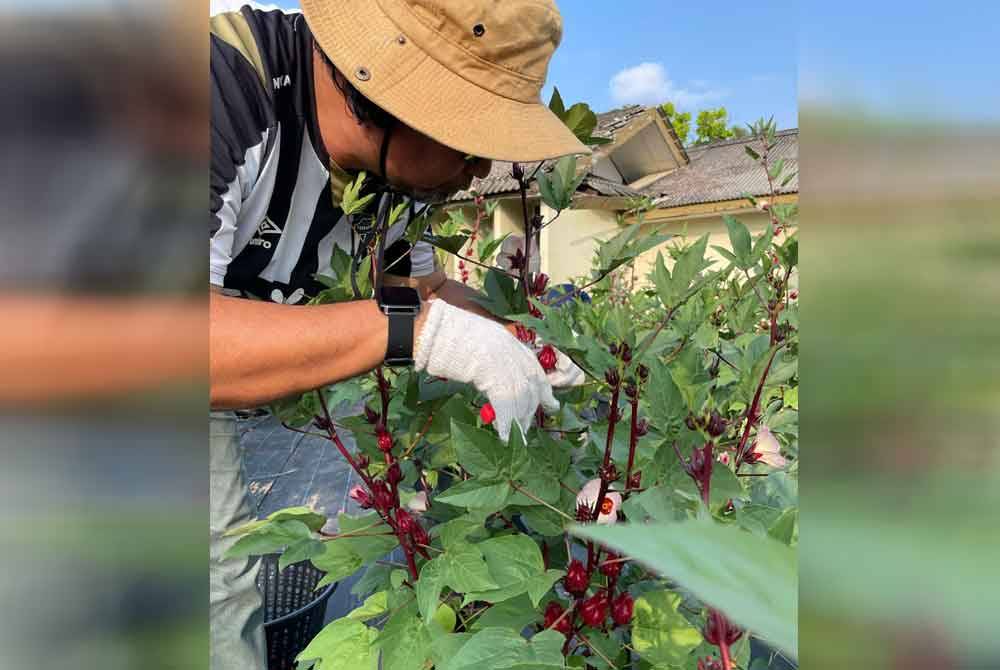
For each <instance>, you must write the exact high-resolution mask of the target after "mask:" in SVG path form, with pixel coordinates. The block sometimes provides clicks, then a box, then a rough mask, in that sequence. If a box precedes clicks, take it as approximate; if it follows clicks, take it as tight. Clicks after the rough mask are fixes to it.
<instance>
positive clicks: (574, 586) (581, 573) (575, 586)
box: [563, 559, 590, 596]
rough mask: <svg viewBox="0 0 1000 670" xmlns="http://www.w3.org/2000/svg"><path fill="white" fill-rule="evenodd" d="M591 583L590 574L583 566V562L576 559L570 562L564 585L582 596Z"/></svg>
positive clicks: (568, 589) (573, 592)
mask: <svg viewBox="0 0 1000 670" xmlns="http://www.w3.org/2000/svg"><path fill="white" fill-rule="evenodd" d="M589 585H590V575H588V574H587V569H586V568H585V567H583V563H581V562H580V561H578V560H576V559H574V560H573V561H571V562H570V564H569V567H568V568H566V576H565V577H564V578H563V586H565V587H566V590H567V591H569V592H570V593H572V594H573V595H574V596H582V595H583V594H584V593H586V592H587V587H588V586H589Z"/></svg>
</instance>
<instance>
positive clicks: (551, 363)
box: [538, 344, 559, 372]
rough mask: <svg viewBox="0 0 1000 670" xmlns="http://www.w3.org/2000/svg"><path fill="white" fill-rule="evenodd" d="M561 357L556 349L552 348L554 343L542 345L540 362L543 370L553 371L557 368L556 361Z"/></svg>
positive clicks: (539, 355)
mask: <svg viewBox="0 0 1000 670" xmlns="http://www.w3.org/2000/svg"><path fill="white" fill-rule="evenodd" d="M558 361H559V359H558V357H557V356H556V350H555V349H553V348H552V345H549V344H546V345H545V346H544V347H542V350H541V351H539V352H538V363H539V365H541V366H542V370H545V371H546V372H552V371H553V370H555V369H556V363H558Z"/></svg>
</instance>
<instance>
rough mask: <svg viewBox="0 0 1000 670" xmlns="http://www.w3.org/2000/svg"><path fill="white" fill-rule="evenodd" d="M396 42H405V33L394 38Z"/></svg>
mask: <svg viewBox="0 0 1000 670" xmlns="http://www.w3.org/2000/svg"><path fill="white" fill-rule="evenodd" d="M396 42H398V43H399V44H406V35H400V36H399V37H397V38H396Z"/></svg>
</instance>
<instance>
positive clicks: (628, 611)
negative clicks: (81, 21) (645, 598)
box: [611, 593, 635, 626]
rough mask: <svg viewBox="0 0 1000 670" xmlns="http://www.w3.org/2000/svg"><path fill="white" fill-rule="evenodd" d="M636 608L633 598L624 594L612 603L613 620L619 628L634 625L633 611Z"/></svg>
mask: <svg viewBox="0 0 1000 670" xmlns="http://www.w3.org/2000/svg"><path fill="white" fill-rule="evenodd" d="M634 608H635V601H633V600H632V596H630V595H629V594H627V593H622V594H621V595H619V596H618V597H617V598H615V599H614V600H613V601H612V602H611V620H612V621H614V622H615V623H616V624H618V625H619V626H627V625H628V624H630V623H632V610H633V609H634Z"/></svg>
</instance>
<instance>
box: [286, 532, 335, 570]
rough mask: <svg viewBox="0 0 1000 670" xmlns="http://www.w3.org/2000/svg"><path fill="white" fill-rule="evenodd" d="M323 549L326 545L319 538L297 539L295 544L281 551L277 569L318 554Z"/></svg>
mask: <svg viewBox="0 0 1000 670" xmlns="http://www.w3.org/2000/svg"><path fill="white" fill-rule="evenodd" d="M325 550H326V547H324V546H323V543H322V542H320V541H319V540H316V539H313V538H308V539H303V540H299V541H298V542H296V543H295V544H292V545H289V546H288V548H287V549H285V551H283V552H282V553H281V556H280V557H279V558H278V570H279V571H280V570H284V569H285V568H287V567H288V566H289V565H293V564H295V563H299V562H300V561H305V560H307V559H310V558H313V557H314V556H319V555H320V554H322V553H323V552H324V551H325Z"/></svg>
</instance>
